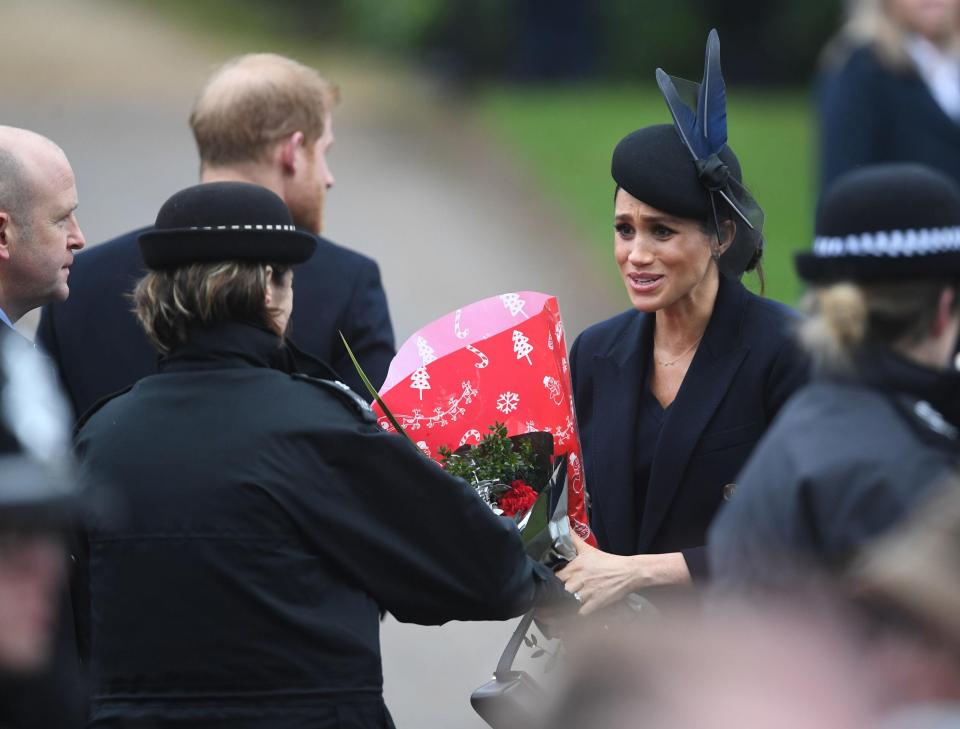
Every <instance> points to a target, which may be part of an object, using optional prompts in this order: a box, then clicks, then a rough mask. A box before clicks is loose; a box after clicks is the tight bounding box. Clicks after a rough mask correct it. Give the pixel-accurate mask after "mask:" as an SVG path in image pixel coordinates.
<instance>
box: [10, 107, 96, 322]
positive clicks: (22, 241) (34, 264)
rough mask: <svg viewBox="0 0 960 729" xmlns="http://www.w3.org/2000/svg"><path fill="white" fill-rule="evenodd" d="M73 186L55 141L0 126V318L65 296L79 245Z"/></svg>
mask: <svg viewBox="0 0 960 729" xmlns="http://www.w3.org/2000/svg"><path fill="white" fill-rule="evenodd" d="M76 210H77V185H76V180H75V179H74V176H73V169H71V167H70V163H69V162H68V161H67V157H66V155H65V154H64V153H63V150H61V149H60V148H59V147H58V146H57V145H56V144H54V143H53V142H51V141H50V140H49V139H47V138H46V137H43V136H41V135H39V134H36V133H34V132H31V131H28V130H26V129H17V128H15V127H7V126H0V321H2V322H3V324H5V325H6V326H8V327H11V328H12V327H13V325H14V324H15V323H16V321H17V320H18V319H19V318H20V317H22V316H23V315H24V314H26V313H27V312H28V311H30V310H31V309H35V308H37V307H38V306H41V305H42V304H45V303H47V302H49V301H65V300H66V298H67V295H68V294H69V293H70V288H69V286H68V281H69V276H70V266H71V265H72V264H73V254H74V253H75V252H76V251H78V250H80V249H81V248H83V244H84V239H83V233H82V231H81V230H80V225H79V224H78V223H77V216H76Z"/></svg>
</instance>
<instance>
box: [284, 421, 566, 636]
mask: <svg viewBox="0 0 960 729" xmlns="http://www.w3.org/2000/svg"><path fill="white" fill-rule="evenodd" d="M322 441H323V445H322V448H319V449H318V450H317V453H316V456H317V460H316V463H315V464H313V468H312V469H311V470H312V471H313V482H314V485H312V486H310V485H308V486H307V488H306V493H303V492H302V491H299V489H298V491H299V492H294V491H291V492H290V493H289V494H288V496H289V498H290V501H291V503H290V504H289V505H288V509H287V510H288V512H289V513H291V514H294V515H295V517H296V518H299V519H300V523H301V525H302V528H303V531H304V533H306V534H307V535H308V537H309V538H310V539H311V540H312V542H313V544H314V546H315V548H316V549H317V551H318V552H319V553H320V554H321V555H322V556H323V558H324V559H326V560H328V561H329V562H330V563H332V564H334V565H335V566H336V567H338V568H339V570H340V571H341V573H342V574H344V575H346V576H348V577H349V578H350V579H353V580H355V581H356V582H357V583H358V584H359V586H360V587H361V588H362V589H363V590H364V591H365V592H367V593H368V594H369V595H371V596H372V597H373V598H374V599H375V600H376V601H377V602H378V604H379V605H380V606H381V607H382V608H384V609H386V610H388V611H389V612H391V613H392V614H393V615H394V616H395V617H396V618H397V619H398V620H401V621H404V622H415V623H421V624H428V625H429V624H440V623H443V622H446V621H448V620H500V619H506V618H510V617H513V616H516V615H519V614H521V613H523V612H525V611H527V610H529V609H530V608H531V607H532V605H533V603H534V600H535V598H536V597H537V594H538V592H539V591H540V590H541V589H542V587H543V584H544V583H546V582H547V581H548V580H549V578H550V576H551V575H549V573H548V572H544V570H543V569H542V568H541V566H540V565H536V564H535V563H534V562H533V561H532V560H530V559H529V558H528V557H527V556H526V553H525V552H524V550H523V546H522V543H521V540H520V534H519V532H518V530H517V528H516V526H515V525H514V524H513V523H511V522H510V521H508V520H506V519H503V518H501V517H498V516H496V515H494V513H493V512H492V511H491V510H490V509H489V507H488V506H487V505H486V504H485V503H484V502H483V501H482V500H481V499H480V498H479V497H478V496H477V495H476V493H475V492H474V491H473V490H472V489H471V488H470V487H469V486H468V485H467V484H466V483H465V482H464V481H462V480H461V479H458V478H454V477H451V476H449V475H447V474H446V473H444V472H443V471H442V470H441V469H440V467H439V466H438V465H437V464H436V463H434V462H433V461H430V460H429V459H427V458H425V457H424V456H423V455H422V454H420V453H419V451H418V450H417V448H416V447H415V446H413V445H412V444H411V443H410V442H408V441H407V440H406V439H404V438H403V437H402V436H399V435H396V434H389V433H385V432H383V431H381V430H379V428H377V427H376V426H373V425H369V424H360V423H357V424H356V425H355V426H354V427H353V428H338V429H336V430H334V431H332V432H329V433H324V434H323V437H322ZM301 488H302V484H301Z"/></svg>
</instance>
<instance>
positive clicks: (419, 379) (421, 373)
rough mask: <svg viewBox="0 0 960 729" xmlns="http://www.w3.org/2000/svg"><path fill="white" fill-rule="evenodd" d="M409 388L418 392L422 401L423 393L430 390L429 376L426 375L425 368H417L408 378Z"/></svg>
mask: <svg viewBox="0 0 960 729" xmlns="http://www.w3.org/2000/svg"><path fill="white" fill-rule="evenodd" d="M410 387H412V388H413V389H414V390H419V391H420V399H421V400H423V391H424V390H429V389H430V375H428V374H427V368H426V367H419V368H417V369H416V370H415V371H414V373H413V374H412V375H411V376H410Z"/></svg>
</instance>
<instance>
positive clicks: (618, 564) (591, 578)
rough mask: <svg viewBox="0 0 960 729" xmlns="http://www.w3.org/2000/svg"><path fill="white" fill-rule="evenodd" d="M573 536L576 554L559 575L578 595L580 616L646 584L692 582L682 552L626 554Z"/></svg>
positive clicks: (568, 588) (566, 585)
mask: <svg viewBox="0 0 960 729" xmlns="http://www.w3.org/2000/svg"><path fill="white" fill-rule="evenodd" d="M572 536H573V542H574V544H575V545H576V547H577V557H576V559H574V560H573V561H572V562H571V563H570V564H568V565H567V566H566V567H564V568H563V569H562V570H560V571H559V572H557V577H559V578H560V579H561V580H563V583H564V586H565V587H566V588H567V591H568V592H572V593H573V594H574V595H576V596H578V597H579V601H580V605H581V607H580V614H581V615H589V614H590V613H592V612H594V611H596V610H599V609H600V608H603V607H606V606H607V605H611V604H613V603H615V602H618V601H620V600H622V599H623V598H625V597H626V596H627V595H628V594H630V593H631V592H636V591H637V590H640V589H642V588H644V587H653V586H654V585H671V584H679V583H685V582H689V581H690V571H689V570H688V569H687V562H686V560H685V559H684V558H683V555H682V554H681V553H680V552H672V553H670V554H638V555H633V556H629V557H625V556H622V555H619V554H609V553H607V552H602V551H600V550H599V549H597V548H596V547H593V546H591V545H589V544H587V543H586V542H585V541H583V540H582V539H580V537H578V536H577V535H576V534H573V535H572Z"/></svg>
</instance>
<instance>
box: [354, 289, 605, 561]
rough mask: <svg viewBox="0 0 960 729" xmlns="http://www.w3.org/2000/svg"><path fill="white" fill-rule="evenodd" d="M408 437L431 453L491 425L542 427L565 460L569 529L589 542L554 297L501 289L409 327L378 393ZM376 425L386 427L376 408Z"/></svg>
mask: <svg viewBox="0 0 960 729" xmlns="http://www.w3.org/2000/svg"><path fill="white" fill-rule="evenodd" d="M380 396H381V397H382V398H383V400H384V402H385V403H386V405H387V407H388V408H389V409H390V411H391V412H392V413H393V415H394V416H395V417H396V418H397V420H398V421H399V423H400V425H401V426H402V427H403V429H404V430H405V431H406V433H407V435H409V436H410V438H411V439H412V440H413V441H414V442H415V443H416V444H417V446H418V447H419V448H420V449H421V450H422V451H423V452H424V453H425V454H426V455H428V456H429V457H430V458H433V459H435V460H438V458H439V456H438V449H439V448H440V446H446V447H448V448H450V449H451V450H456V449H457V448H459V447H460V446H462V445H465V444H471V445H472V444H476V443H478V442H479V441H480V439H481V437H482V436H483V435H484V434H485V433H487V432H488V429H489V427H490V426H491V425H493V424H494V423H496V422H498V423H503V424H504V425H505V426H506V427H507V432H508V433H509V435H519V434H521V433H529V432H534V431H546V432H549V433H551V434H552V435H553V439H554V454H555V455H561V454H565V455H566V456H567V457H568V463H569V486H570V488H569V493H568V499H569V506H568V515H569V517H570V526H571V528H572V529H573V530H574V531H575V532H576V533H577V534H578V535H579V536H580V537H582V538H584V539H586V540H588V541H589V542H591V543H594V541H595V540H594V539H593V535H592V534H591V532H590V527H589V522H588V520H587V513H586V504H585V494H586V488H587V484H586V480H585V478H584V472H583V460H582V455H581V448H580V439H579V436H578V433H577V423H576V414H575V411H574V407H573V388H572V384H571V381H570V367H569V363H568V361H567V348H566V337H565V335H564V331H563V323H562V321H561V319H560V309H559V307H558V305H557V300H556V298H555V297H553V296H550V295H548V294H541V293H537V292H532V291H523V292H519V293H510V294H503V295H501V296H494V297H491V298H489V299H484V300H483V301H478V302H476V303H474V304H471V305H470V306H466V307H463V308H462V309H457V310H456V311H454V312H451V313H450V314H448V315H446V316H444V317H441V318H440V319H437V320H436V321H434V322H432V323H430V324H428V325H426V326H425V327H423V328H421V329H420V330H419V331H417V332H416V333H414V334H413V335H412V336H411V337H410V338H409V339H408V340H407V341H406V342H405V343H404V344H403V346H402V347H401V348H400V351H399V352H398V353H397V356H396V357H395V358H394V360H393V362H392V363H391V365H390V371H389V373H388V374H387V379H386V382H385V383H384V385H383V387H382V388H381V391H380ZM373 407H374V410H375V411H376V413H377V415H378V418H379V423H380V426H381V427H382V428H383V429H384V430H391V431H392V430H393V429H394V428H393V426H392V425H391V424H390V422H389V420H388V419H387V418H386V417H385V416H384V414H383V412H382V411H381V410H380V408H379V407H378V406H377V405H376V404H374V406H373Z"/></svg>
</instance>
